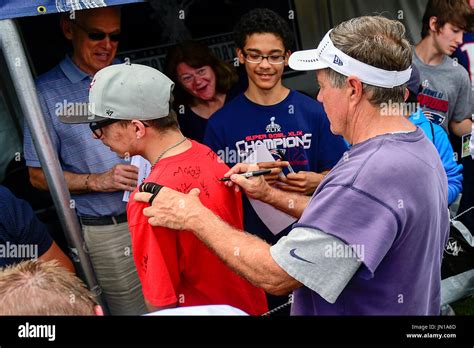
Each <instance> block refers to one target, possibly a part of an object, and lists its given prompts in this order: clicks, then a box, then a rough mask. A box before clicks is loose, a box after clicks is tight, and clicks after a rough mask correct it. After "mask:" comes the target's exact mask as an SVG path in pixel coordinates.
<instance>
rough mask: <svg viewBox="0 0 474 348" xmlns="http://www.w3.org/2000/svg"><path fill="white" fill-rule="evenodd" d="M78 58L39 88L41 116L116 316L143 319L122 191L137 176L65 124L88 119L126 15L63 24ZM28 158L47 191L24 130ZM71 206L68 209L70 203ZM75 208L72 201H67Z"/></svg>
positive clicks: (108, 12) (84, 130)
mask: <svg viewBox="0 0 474 348" xmlns="http://www.w3.org/2000/svg"><path fill="white" fill-rule="evenodd" d="M60 24H61V29H62V32H63V34H64V36H65V37H66V38H67V39H68V40H69V41H71V43H72V48H73V51H72V54H71V56H67V57H66V58H65V59H64V60H63V61H62V62H60V63H59V65H57V66H56V67H54V68H53V69H52V70H50V71H48V72H47V73H45V74H44V75H42V76H40V77H39V78H38V80H37V81H36V86H37V90H38V96H39V99H40V103H41V105H42V109H43V114H44V116H45V118H46V122H47V124H48V125H49V126H50V128H49V131H50V132H49V133H50V136H51V139H52V142H53V145H54V146H55V147H56V150H57V152H58V157H59V160H60V164H61V167H62V169H63V171H64V177H65V178H66V182H67V185H68V188H69V190H70V192H71V197H72V199H73V201H74V208H75V209H76V211H77V214H78V217H79V220H80V222H81V225H82V230H83V234H84V239H85V242H86V245H87V248H88V251H89V253H90V257H91V260H92V263H93V266H94V269H95V272H96V275H97V278H98V281H99V284H100V286H101V288H102V290H103V292H104V294H105V298H106V300H107V303H108V306H109V309H110V312H111V313H112V314H117V315H133V314H141V313H144V312H145V304H144V301H143V296H142V291H141V285H140V281H139V279H138V276H137V273H136V268H135V265H134V262H133V256H132V253H131V241H130V235H129V231H128V224H127V216H126V213H125V202H123V201H122V196H123V191H133V190H134V189H135V187H136V185H137V176H138V171H137V169H136V167H134V166H132V165H130V163H128V164H127V162H126V161H123V160H122V159H120V158H119V157H118V156H117V155H116V154H115V153H114V152H112V151H110V149H109V148H107V147H106V146H104V145H103V144H102V142H101V141H100V140H97V139H94V138H93V137H92V136H91V131H90V129H89V127H88V126H87V125H70V124H63V123H61V122H60V121H59V118H60V117H67V116H68V115H70V116H72V115H77V114H78V113H81V112H87V111H86V110H87V107H84V105H85V104H86V103H87V101H88V92H89V85H90V83H91V81H92V77H93V76H94V74H95V73H97V72H98V71H99V70H101V69H102V68H105V67H107V66H109V65H111V64H112V62H113V60H114V58H115V54H116V52H117V46H118V41H119V38H120V9H119V8H117V7H105V8H98V9H93V10H84V11H76V12H74V13H70V14H69V13H68V14H67V15H64V16H63V17H62V18H61V22H60ZM24 138H25V142H24V152H25V159H26V164H27V166H28V167H29V173H30V180H31V182H32V184H33V186H35V187H37V188H40V189H43V190H48V185H47V182H46V180H45V175H44V172H43V169H42V168H41V163H40V162H39V159H38V155H37V153H36V150H35V148H34V146H33V142H32V139H31V135H30V131H29V129H28V127H27V126H25V131H24ZM65 204H66V203H65ZM67 204H68V205H69V202H67Z"/></svg>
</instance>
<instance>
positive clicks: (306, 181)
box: [277, 170, 329, 195]
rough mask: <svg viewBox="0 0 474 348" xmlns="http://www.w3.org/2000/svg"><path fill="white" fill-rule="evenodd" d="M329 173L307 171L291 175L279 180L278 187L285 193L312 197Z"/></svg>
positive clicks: (327, 171)
mask: <svg viewBox="0 0 474 348" xmlns="http://www.w3.org/2000/svg"><path fill="white" fill-rule="evenodd" d="M328 173H329V170H326V171H324V172H322V173H316V172H306V171H299V172H298V173H289V174H288V175H287V176H286V177H279V178H278V180H279V182H277V186H278V188H279V189H280V190H283V191H287V192H295V193H301V194H303V195H312V194H313V193H314V191H316V189H317V188H318V186H319V184H320V183H321V181H323V179H324V177H325V176H326V175H327V174H328Z"/></svg>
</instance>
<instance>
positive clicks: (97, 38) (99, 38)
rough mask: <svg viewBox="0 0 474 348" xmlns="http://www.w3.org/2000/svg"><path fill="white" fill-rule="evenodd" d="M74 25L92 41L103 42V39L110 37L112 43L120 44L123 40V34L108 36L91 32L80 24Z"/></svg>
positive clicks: (98, 32) (99, 32)
mask: <svg viewBox="0 0 474 348" xmlns="http://www.w3.org/2000/svg"><path fill="white" fill-rule="evenodd" d="M73 23H74V24H75V25H76V26H78V27H79V28H80V29H81V30H82V31H83V32H85V33H86V34H87V37H88V38H89V39H90V40H92V41H102V40H103V39H105V37H106V36H108V37H109V39H110V41H113V42H118V41H120V39H121V38H122V34H121V33H117V34H107V33H104V32H101V31H89V30H87V29H86V28H84V27H83V26H82V25H80V24H79V23H77V22H74V21H73Z"/></svg>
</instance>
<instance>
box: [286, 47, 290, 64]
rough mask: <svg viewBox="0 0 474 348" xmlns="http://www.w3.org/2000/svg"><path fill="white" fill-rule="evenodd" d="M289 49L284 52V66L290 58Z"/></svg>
mask: <svg viewBox="0 0 474 348" xmlns="http://www.w3.org/2000/svg"><path fill="white" fill-rule="evenodd" d="M290 56H291V51H290V50H287V51H286V53H285V66H288V59H290Z"/></svg>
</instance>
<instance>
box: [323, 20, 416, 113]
mask: <svg viewBox="0 0 474 348" xmlns="http://www.w3.org/2000/svg"><path fill="white" fill-rule="evenodd" d="M329 36H330V38H331V40H332V42H333V43H334V46H336V47H337V48H338V49H340V50H341V51H342V52H344V53H345V54H347V55H349V56H351V57H352V58H354V59H357V60H358V61H361V62H363V63H366V64H369V65H371V66H375V67H377V68H381V69H385V70H397V71H402V70H405V69H408V67H409V66H410V65H411V61H412V47H411V45H410V43H409V42H408V40H407V39H406V37H405V27H404V26H403V24H402V23H400V22H399V21H395V20H391V19H387V18H385V17H382V16H363V17H358V18H353V19H351V20H348V21H346V22H343V23H341V24H339V25H338V26H336V27H335V28H334V30H333V31H332V32H331V34H329ZM326 70H327V72H328V77H329V81H330V82H331V85H332V86H333V87H336V88H342V87H343V86H344V85H345V83H346V79H347V77H346V76H344V75H342V74H340V73H338V72H336V71H334V70H332V69H326ZM362 85H363V91H364V93H366V94H367V95H368V100H369V102H370V103H371V104H373V105H376V106H380V105H381V104H382V103H386V102H388V101H390V100H391V101H392V102H394V103H402V102H403V101H404V97H405V87H406V85H405V84H403V85H401V86H396V87H393V88H383V87H377V86H371V85H367V84H365V83H363V84H362Z"/></svg>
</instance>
